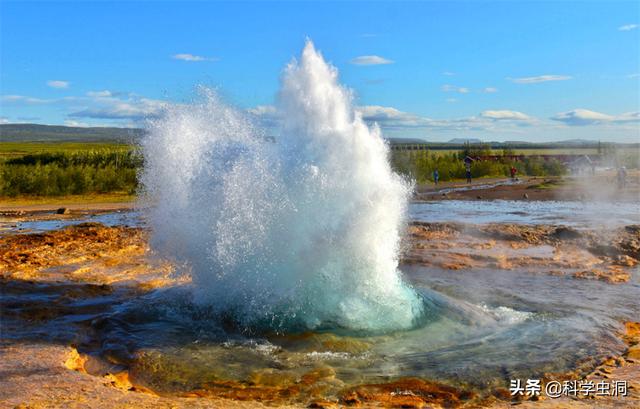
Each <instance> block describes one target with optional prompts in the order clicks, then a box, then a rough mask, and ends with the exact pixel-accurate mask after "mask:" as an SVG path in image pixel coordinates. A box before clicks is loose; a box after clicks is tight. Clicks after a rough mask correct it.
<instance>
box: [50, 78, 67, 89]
mask: <svg viewBox="0 0 640 409" xmlns="http://www.w3.org/2000/svg"><path fill="white" fill-rule="evenodd" d="M69 84H71V83H70V82H69V81H62V80H49V81H47V85H48V86H50V87H51V88H58V89H64V88H69Z"/></svg>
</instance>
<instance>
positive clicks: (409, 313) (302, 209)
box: [142, 41, 424, 332]
mask: <svg viewBox="0 0 640 409" xmlns="http://www.w3.org/2000/svg"><path fill="white" fill-rule="evenodd" d="M203 94H204V102H202V103H200V104H195V105H189V106H174V107H171V108H168V110H167V112H166V114H165V115H164V116H163V117H162V118H161V119H158V120H156V121H153V122H152V123H151V125H150V127H149V132H148V136H147V137H146V138H145V139H144V141H143V152H144V157H145V169H144V172H143V175H142V182H143V184H144V186H145V189H146V192H147V196H148V199H149V200H150V202H151V203H152V207H151V210H150V214H149V222H150V225H151V228H152V232H153V240H152V244H153V246H154V247H155V248H156V249H157V250H158V251H159V252H161V254H163V255H167V256H169V255H170V256H172V257H173V258H174V259H175V260H176V261H177V262H178V263H179V264H181V265H184V266H185V269H189V274H190V275H191V279H192V282H193V291H194V293H195V295H196V300H197V302H199V303H200V304H203V305H208V306H210V307H212V308H214V310H216V311H217V312H218V313H219V314H225V315H231V316H232V317H233V319H234V320H235V321H236V322H237V323H239V325H244V326H247V327H258V328H263V329H271V330H277V331H285V332H286V331H291V330H303V329H321V328H346V329H352V330H362V331H389V330H396V329H409V328H412V327H414V326H415V325H416V323H417V322H419V321H420V320H421V318H422V314H423V312H424V311H423V302H422V300H421V299H420V297H419V296H418V295H417V294H416V293H415V291H414V290H413V289H412V288H411V286H409V285H407V284H406V283H405V282H403V280H402V278H401V275H400V273H399V271H398V268H397V267H398V250H399V241H400V231H401V229H402V227H403V223H404V219H405V214H406V208H407V199H408V195H409V192H410V186H409V185H408V184H407V183H405V182H404V181H403V180H402V179H401V178H400V177H399V176H398V175H396V174H395V173H394V172H392V170H391V168H390V165H389V161H388V153H389V150H388V147H387V145H386V144H385V142H384V141H383V139H382V138H381V136H380V132H379V130H378V129H377V128H373V129H371V128H369V127H367V125H366V124H365V123H364V122H363V120H362V118H361V115H360V114H359V113H358V112H356V111H355V110H354V109H353V105H352V96H351V93H350V92H349V91H348V90H347V89H345V88H343V87H341V86H340V85H339V84H338V82H337V70H336V69H335V68H334V67H332V66H331V65H329V64H327V63H326V62H325V61H324V60H323V58H322V56H321V55H320V53H318V52H317V51H316V50H315V49H314V47H313V44H312V43H311V42H310V41H307V44H306V45H305V47H304V50H303V52H302V56H301V59H300V61H293V62H291V63H290V64H289V65H288V66H287V67H286V69H285V72H284V76H283V80H282V87H281V90H280V95H279V99H278V105H277V109H276V113H275V115H276V116H277V117H278V118H279V121H278V123H279V125H278V126H277V129H275V130H274V129H265V128H263V127H261V126H260V125H259V124H258V123H257V121H255V120H254V119H253V118H252V117H251V116H250V115H249V114H247V113H246V112H243V111H239V110H236V109H234V108H232V107H230V106H228V105H225V104H224V103H223V102H222V101H220V99H219V98H218V97H217V96H216V95H215V94H214V93H212V92H210V91H208V90H204V91H203ZM273 131H275V133H276V137H275V141H273V140H272V138H269V137H267V136H268V132H273Z"/></svg>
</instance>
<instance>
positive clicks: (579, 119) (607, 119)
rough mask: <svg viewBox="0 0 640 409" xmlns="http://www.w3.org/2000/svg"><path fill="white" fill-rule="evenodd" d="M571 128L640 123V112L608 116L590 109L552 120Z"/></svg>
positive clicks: (575, 110) (577, 110) (566, 114)
mask: <svg viewBox="0 0 640 409" xmlns="http://www.w3.org/2000/svg"><path fill="white" fill-rule="evenodd" d="M551 119H552V120H554V121H559V122H562V123H564V124H566V125H569V126H586V125H600V124H606V123H617V124H621V123H633V122H640V112H627V113H624V114H620V115H607V114H603V113H601V112H596V111H591V110H588V109H581V108H578V109H574V110H571V111H567V112H560V113H558V114H556V115H555V116H553V117H552V118H551Z"/></svg>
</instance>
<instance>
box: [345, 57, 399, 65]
mask: <svg viewBox="0 0 640 409" xmlns="http://www.w3.org/2000/svg"><path fill="white" fill-rule="evenodd" d="M393 63H394V61H393V60H389V59H387V58H384V57H380V56H379V55H361V56H359V57H356V58H354V59H353V60H351V64H355V65H384V64H393Z"/></svg>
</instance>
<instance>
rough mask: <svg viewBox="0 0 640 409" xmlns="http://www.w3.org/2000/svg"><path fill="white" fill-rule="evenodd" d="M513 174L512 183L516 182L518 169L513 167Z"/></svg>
mask: <svg viewBox="0 0 640 409" xmlns="http://www.w3.org/2000/svg"><path fill="white" fill-rule="evenodd" d="M509 171H510V172H511V180H512V181H514V182H515V181H516V174H517V173H518V169H516V167H515V166H511V169H510V170H509Z"/></svg>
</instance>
